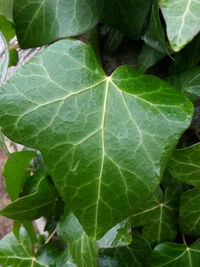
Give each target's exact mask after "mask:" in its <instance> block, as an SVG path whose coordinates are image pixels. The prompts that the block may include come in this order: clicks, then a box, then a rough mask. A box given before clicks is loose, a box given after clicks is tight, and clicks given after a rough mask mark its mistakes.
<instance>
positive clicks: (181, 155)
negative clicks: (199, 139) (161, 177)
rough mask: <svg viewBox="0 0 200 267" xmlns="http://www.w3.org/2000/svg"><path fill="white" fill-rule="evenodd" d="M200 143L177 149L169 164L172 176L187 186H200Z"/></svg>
mask: <svg viewBox="0 0 200 267" xmlns="http://www.w3.org/2000/svg"><path fill="white" fill-rule="evenodd" d="M199 155H200V143H197V144H195V145H192V146H190V147H186V148H183V149H177V150H175V151H174V153H173V154H172V157H171V159H170V161H169V163H168V171H169V172H170V173H171V175H172V176H173V177H174V178H175V179H177V180H179V181H181V182H182V183H185V184H190V185H194V186H200V156H199Z"/></svg>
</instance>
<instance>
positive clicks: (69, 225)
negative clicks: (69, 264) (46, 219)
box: [57, 213, 98, 267]
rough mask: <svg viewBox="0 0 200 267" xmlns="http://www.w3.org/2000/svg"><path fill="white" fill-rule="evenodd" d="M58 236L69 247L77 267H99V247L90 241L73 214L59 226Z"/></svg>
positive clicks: (65, 218)
mask: <svg viewBox="0 0 200 267" xmlns="http://www.w3.org/2000/svg"><path fill="white" fill-rule="evenodd" d="M57 234H58V236H59V237H60V238H61V239H62V240H63V241H65V242H66V244H68V246H69V251H70V254H71V255H72V258H73V261H74V262H75V263H76V264H77V266H82V267H84V266H85V267H88V266H90V267H95V266H97V257H98V246H97V243H96V242H95V241H93V240H90V239H89V237H88V236H87V234H86V233H85V231H84V230H83V228H82V226H81V225H80V223H79V221H78V220H77V218H76V217H75V216H74V215H73V213H69V214H67V215H66V216H65V217H63V219H62V220H61V221H60V222H59V224H58V226H57Z"/></svg>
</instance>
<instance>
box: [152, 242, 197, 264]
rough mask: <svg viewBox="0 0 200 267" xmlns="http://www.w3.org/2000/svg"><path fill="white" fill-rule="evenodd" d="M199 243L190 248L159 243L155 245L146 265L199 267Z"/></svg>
mask: <svg viewBox="0 0 200 267" xmlns="http://www.w3.org/2000/svg"><path fill="white" fill-rule="evenodd" d="M199 262H200V242H199V241H197V242H195V243H193V244H192V245H191V246H186V245H182V244H177V243H170V242H166V243H161V244H159V245H157V246H156V247H155V248H154V250H153V253H152V255H151V256H150V258H149V261H148V263H147V266H148V267H161V266H163V267H164V266H167V267H176V266H190V267H199Z"/></svg>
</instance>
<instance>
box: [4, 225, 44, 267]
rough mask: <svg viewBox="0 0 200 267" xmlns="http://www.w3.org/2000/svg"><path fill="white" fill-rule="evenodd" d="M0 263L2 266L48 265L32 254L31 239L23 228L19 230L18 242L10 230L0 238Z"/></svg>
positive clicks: (40, 266)
mask: <svg viewBox="0 0 200 267" xmlns="http://www.w3.org/2000/svg"><path fill="white" fill-rule="evenodd" d="M0 264H2V266H3V267H7V266H10V267H15V266H19V265H20V266H27V267H29V266H30V267H48V265H45V264H42V263H40V262H39V261H38V260H37V259H36V258H35V256H34V255H33V252H32V244H31V241H30V239H29V237H28V235H27V233H26V231H25V230H24V229H23V228H22V229H21V231H20V242H19V241H18V240H17V239H16V237H15V236H14V234H13V233H12V232H11V233H9V234H7V235H6V236H5V237H4V238H3V239H1V240H0Z"/></svg>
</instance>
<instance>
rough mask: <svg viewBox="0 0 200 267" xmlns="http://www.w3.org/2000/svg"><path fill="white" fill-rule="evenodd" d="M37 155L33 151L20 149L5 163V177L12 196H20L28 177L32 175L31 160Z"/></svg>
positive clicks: (12, 198) (15, 197) (12, 197)
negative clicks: (29, 168)
mask: <svg viewBox="0 0 200 267" xmlns="http://www.w3.org/2000/svg"><path fill="white" fill-rule="evenodd" d="M35 156H36V154H35V152H33V151H20V152H15V153H12V154H11V156H10V158H9V159H8V160H7V161H6V164H5V165H4V171H3V177H4V178H5V184H6V190H7V192H8V194H9V196H10V198H11V200H15V199H17V198H18V197H19V193H20V192H21V191H22V188H23V185H24V183H25V181H26V179H27V178H28V177H29V175H30V170H28V167H29V164H30V161H31V160H32V159H33V158H34V157H35Z"/></svg>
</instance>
